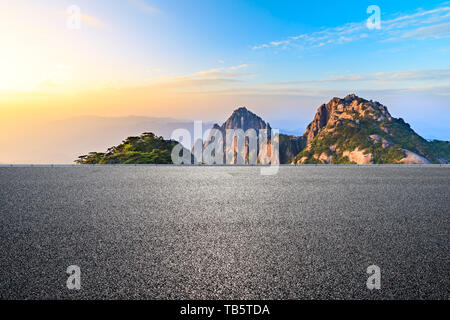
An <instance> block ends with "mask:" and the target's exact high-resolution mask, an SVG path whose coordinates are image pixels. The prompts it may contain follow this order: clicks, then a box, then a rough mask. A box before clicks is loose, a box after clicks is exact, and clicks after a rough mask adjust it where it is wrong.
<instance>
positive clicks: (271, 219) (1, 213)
mask: <svg viewBox="0 0 450 320" xmlns="http://www.w3.org/2000/svg"><path fill="white" fill-rule="evenodd" d="M449 191H450V167H334V166H333V167H282V168H281V169H280V171H279V173H278V174H277V175H275V176H261V175H260V171H259V168H256V167H170V166H161V167H154V166H143V167H55V168H39V167H34V168H29V167H24V168H5V167H3V168H0V248H1V252H0V298H1V299H12V298H14V299H50V298H56V299H78V298H80V299H81V298H82V299H85V298H95V299H106V298H110V299H116V298H117V299H119V298H122V299H449V288H450V286H449V279H450V277H449V276H450V274H449V273H450V264H449V262H450V259H449V244H450V241H449V240H450V209H449V208H450V192H449ZM69 265H78V266H79V267H80V268H81V289H80V290H78V291H77V290H68V289H67V287H66V280H67V278H68V275H67V274H66V269H67V267H68V266H69ZM370 265H377V266H379V267H380V268H381V290H372V291H371V290H368V289H367V287H366V281H367V278H368V277H369V275H368V274H367V273H366V269H367V267H368V266H370Z"/></svg>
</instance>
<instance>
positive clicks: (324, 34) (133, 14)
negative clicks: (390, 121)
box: [0, 0, 450, 140]
mask: <svg viewBox="0 0 450 320" xmlns="http://www.w3.org/2000/svg"><path fill="white" fill-rule="evenodd" d="M69 5H76V6H78V7H79V8H80V10H81V13H82V14H83V19H82V27H81V29H80V30H77V31H73V30H67V28H65V27H64V23H65V20H66V19H67V16H66V14H65V10H66V8H67V7H68V6H69ZM370 5H377V6H378V7H379V8H380V10H381V29H373V30H371V29H369V28H367V25H366V20H367V19H368V17H369V16H370V14H368V13H367V8H368V7H369V6H370ZM0 9H2V10H1V12H3V16H2V19H1V21H3V23H4V24H5V25H2V24H1V22H0V27H2V30H3V31H2V35H3V36H4V39H7V40H6V41H7V44H8V45H6V46H5V47H6V48H8V50H9V51H8V50H6V53H3V57H2V58H3V59H2V61H3V62H4V65H3V69H4V70H9V72H10V74H8V71H7V72H6V73H5V72H4V73H3V77H4V79H3V82H2V81H0V92H1V91H2V89H3V92H6V91H7V90H9V91H11V92H12V91H14V92H17V91H18V90H19V89H20V86H24V85H26V84H27V83H28V82H29V83H36V81H39V80H38V79H45V81H42V83H38V86H36V85H34V86H33V87H34V88H36V87H38V88H39V89H42V90H44V89H48V85H49V83H50V84H51V89H52V90H51V94H52V95H54V96H56V95H58V94H60V93H61V92H67V91H68V90H69V89H70V90H72V91H73V92H77V93H79V94H80V92H85V91H90V90H93V89H94V88H95V89H96V90H107V89H111V88H114V90H115V91H114V94H117V96H116V97H115V99H114V101H111V100H108V99H106V98H105V99H103V100H102V98H100V97H101V96H102V95H101V94H97V95H96V96H95V100H94V102H95V105H92V104H93V103H94V102H92V101H90V100H89V99H87V98H86V99H82V101H83V102H79V103H83V105H76V107H72V108H71V109H69V108H67V109H65V113H61V111H60V110H59V111H55V113H57V112H60V114H61V116H63V115H64V117H67V116H70V115H73V116H76V115H78V114H77V112H83V114H93V115H102V116H108V115H111V116H123V115H130V114H133V115H145V116H172V117H182V118H196V119H203V120H217V121H221V120H224V119H225V118H226V117H227V116H228V115H229V114H230V113H231V111H232V110H233V109H234V108H236V107H237V106H240V105H246V106H248V107H249V108H250V109H251V110H253V111H254V112H256V113H258V114H260V115H261V116H263V118H265V119H267V120H269V121H270V122H271V124H272V126H273V127H274V126H275V127H279V128H281V129H284V130H286V131H292V132H296V133H298V134H301V133H302V131H303V130H304V128H305V126H306V124H307V123H308V122H309V121H311V119H312V116H313V115H314V113H315V111H316V109H317V107H318V106H319V105H320V104H321V103H325V102H327V101H328V100H330V99H331V98H332V97H333V96H340V97H343V96H345V95H346V94H348V93H352V92H355V93H356V94H358V95H359V96H362V97H365V98H367V99H374V100H377V101H380V102H381V103H383V104H385V105H386V106H388V108H389V110H390V111H391V113H392V114H393V115H394V116H397V117H403V118H404V119H405V120H406V121H408V122H410V123H411V124H412V126H413V128H415V129H416V131H418V132H419V133H420V134H422V135H423V136H425V137H427V138H441V139H449V140H450V130H449V125H448V123H450V63H449V61H450V59H449V57H450V2H443V1H432V0H431V1H414V0H408V1H378V0H376V1H298V0H297V1H237V0H227V1H224V0H223V1H211V0H208V1H206V0H190V1H169V0H163V1H162V0H123V1H115V0H100V1H88V0H71V1H61V0H46V1H43V0H40V1H33V2H30V1H21V0H19V1H15V2H14V3H13V4H8V6H7V7H5V5H4V4H3V5H0ZM5 21H6V22H5ZM6 23H7V24H6ZM14 26H15V29H14ZM14 30H16V31H15V32H16V34H14ZM8 36H9V38H10V42H8ZM35 39H36V41H35V42H36V43H34V42H33V41H30V40H35ZM20 40H23V41H22V45H21V47H17V48H16V49H17V50H16V51H14V47H15V46H18V45H17V42H20ZM24 43H28V44H27V45H25V44H24ZM24 48H25V49H24ZM19 51H20V52H23V51H26V52H29V53H30V56H23V57H22V56H21V55H20V56H19V55H18V54H17V52H19ZM8 52H9V53H8ZM8 54H9V55H8ZM31 54H32V56H31ZM11 60H13V61H15V62H16V67H14V64H12V63H11V62H10V61H11ZM5 61H8V63H6V62H5ZM30 61H33V62H30ZM55 65H56V67H55ZM61 66H63V68H65V69H64V70H71V71H70V77H68V78H70V81H65V82H64V83H62V82H61V81H58V82H57V81H53V78H52V76H51V75H53V74H54V73H55V72H54V69H55V68H60V67H61ZM22 69H23V70H22ZM18 70H19V71H20V72H19V71H18ZM29 70H33V73H31V72H29ZM49 75H50V76H49ZM35 78H36V79H35ZM24 79H27V81H28V82H26V81H25V80H24ZM55 82H57V85H58V86H57V85H56V83H55ZM16 83H17V85H16V86H15V84H16ZM2 84H3V88H2ZM44 84H45V86H44ZM57 87H58V88H59V87H61V88H60V89H61V92H56V91H58V90H56V89H57ZM137 88H139V89H137ZM130 90H134V91H131V92H133V94H132V97H131V98H130ZM47 91H48V90H47ZM118 91H120V92H122V93H123V94H122V95H119V93H117V92H118ZM73 92H72V93H73ZM102 92H103V91H102ZM109 96H111V94H110V93H109ZM136 97H140V98H139V99H138V98H136ZM55 99H56V98H55ZM72 100H73V101H74V99H72ZM46 101H50V100H48V99H47V100H46ZM58 101H59V102H58V103H60V100H58ZM73 101H72V102H71V103H73V104H74V102H73ZM121 101H123V102H121ZM55 104H56V102H55ZM125 106H126V107H125ZM38 108H40V109H39V110H44V109H45V110H46V108H47V106H43V105H42V103H40V104H39V107H38ZM48 108H50V107H48ZM49 110H50V109H49ZM80 110H81V111H80ZM47 113H48V112H47Z"/></svg>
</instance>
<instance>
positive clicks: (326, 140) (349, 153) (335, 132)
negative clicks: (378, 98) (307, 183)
mask: <svg viewBox="0 0 450 320" xmlns="http://www.w3.org/2000/svg"><path fill="white" fill-rule="evenodd" d="M303 138H304V140H305V141H306V146H305V149H304V150H303V151H301V152H300V153H299V154H298V155H297V156H296V157H295V159H294V161H293V162H292V163H297V164H304V163H337V164H339V163H341V164H342V163H356V164H371V163H377V164H381V163H421V164H425V163H431V162H434V163H445V162H447V160H448V159H445V157H441V156H440V155H439V153H438V152H437V150H436V148H435V147H434V145H433V144H431V143H430V142H428V141H427V140H425V139H423V138H422V137H420V136H419V135H418V134H417V133H415V132H414V130H412V129H411V127H410V126H409V124H407V123H405V122H404V121H403V119H401V118H399V119H396V118H393V117H392V116H391V114H390V113H389V111H388V109H387V108H386V107H385V106H383V105H382V104H380V103H378V102H374V101H368V100H365V99H362V98H359V97H357V96H356V95H354V94H351V95H348V96H346V97H345V98H344V99H340V98H333V99H332V100H331V101H330V102H328V103H327V104H324V105H322V106H320V107H319V109H318V110H317V113H316V115H315V116H314V119H313V121H312V122H311V123H310V124H309V125H308V127H307V129H306V131H305V133H304V135H303Z"/></svg>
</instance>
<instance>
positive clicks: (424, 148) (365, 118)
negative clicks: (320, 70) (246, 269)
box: [79, 94, 450, 164]
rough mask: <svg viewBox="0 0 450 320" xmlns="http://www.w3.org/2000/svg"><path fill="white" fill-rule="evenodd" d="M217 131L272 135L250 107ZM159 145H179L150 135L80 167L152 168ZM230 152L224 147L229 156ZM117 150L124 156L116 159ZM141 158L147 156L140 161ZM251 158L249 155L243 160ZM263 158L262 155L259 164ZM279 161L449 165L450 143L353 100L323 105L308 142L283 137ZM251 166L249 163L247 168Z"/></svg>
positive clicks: (381, 108)
mask: <svg viewBox="0 0 450 320" xmlns="http://www.w3.org/2000/svg"><path fill="white" fill-rule="evenodd" d="M213 128H214V129H217V130H219V131H220V132H222V136H223V139H224V140H226V130H229V129H242V130H243V131H244V132H245V131H247V130H249V129H253V130H255V131H256V133H257V135H258V134H259V131H260V130H262V129H267V130H271V126H270V124H269V123H268V122H266V121H264V120H263V119H262V118H261V117H259V116H258V115H256V114H255V113H253V112H251V111H250V110H248V109H247V108H245V107H240V108H238V109H236V110H235V111H234V112H233V113H232V115H231V116H230V117H229V118H228V119H227V120H226V121H225V122H224V123H223V124H222V125H218V124H214V126H213ZM155 139H156V140H155ZM211 139H212V138H211V137H210V138H208V139H207V140H206V141H205V144H204V147H206V146H208V144H209V143H211V141H213V140H211ZM155 141H160V142H158V145H159V144H160V143H162V141H165V144H164V146H162V149H161V150H156V151H157V152H164V153H166V152H167V150H168V149H167V148H168V146H170V145H172V143H173V142H171V141H167V140H164V138H163V137H157V136H155V135H151V139H149V135H147V134H146V135H145V136H141V137H129V138H127V139H126V140H124V141H123V143H122V144H121V145H120V146H117V147H113V148H110V149H108V151H107V153H106V158H105V157H104V154H103V153H100V156H99V153H97V152H91V153H90V156H88V155H86V156H82V157H81V158H80V159H82V160H81V161H79V162H80V163H124V162H121V161H122V160H120V159H124V160H123V161H125V162H126V163H133V161H134V160H133V159H137V158H139V159H140V160H139V162H136V163H143V162H142V161H144V163H145V161H146V160H143V159H150V158H151V159H152V160H149V161H150V162H149V163H158V162H157V161H158V160H155V159H159V158H158V157H154V156H152V157H150V158H149V157H148V156H149V155H148V153H149V152H150V151H152V150H153V146H154V145H155ZM227 147H228V146H227V144H226V142H224V150H225V149H226V148H227ZM234 148H235V147H234ZM111 150H113V152H112V151H111ZM114 150H119V151H120V152H119V153H118V154H114ZM156 151H155V152H156ZM126 152H130V153H128V154H126ZM136 152H142V153H145V155H141V157H137V155H136ZM245 152H246V151H244V153H245ZM263 152H264V151H263ZM224 154H226V152H224ZM247 156H248V155H247V154H244V155H243V158H244V159H245V158H247ZM260 156H261V150H259V149H258V159H260ZM83 159H84V160H83ZM98 159H100V160H98ZM108 159H110V160H108ZM111 159H114V160H111ZM279 160H280V163H282V164H401V163H404V164H430V163H448V162H449V161H450V144H449V142H447V141H437V140H434V141H427V140H425V139H424V138H422V137H421V136H419V135H418V134H417V133H416V132H415V131H414V130H413V129H412V128H411V127H410V125H409V124H407V123H406V122H405V121H404V120H403V119H402V118H398V119H397V118H394V117H392V116H391V114H390V113H389V111H388V109H387V107H385V106H383V105H382V104H380V103H379V102H374V101H372V100H370V101H369V100H365V99H363V98H360V97H358V96H356V95H355V94H350V95H347V96H346V97H345V98H343V99H341V98H333V99H332V100H330V102H328V103H327V104H323V105H321V106H320V107H319V108H318V110H317V113H316V115H315V116H314V119H313V121H312V122H311V123H310V124H309V125H308V127H307V129H306V131H305V133H304V134H303V135H302V136H292V135H291V136H290V135H285V134H280V155H279ZM96 161H100V162H96ZM248 161H249V160H248V159H246V163H248ZM224 162H225V163H227V162H226V161H224ZM164 163H167V161H165V162H164Z"/></svg>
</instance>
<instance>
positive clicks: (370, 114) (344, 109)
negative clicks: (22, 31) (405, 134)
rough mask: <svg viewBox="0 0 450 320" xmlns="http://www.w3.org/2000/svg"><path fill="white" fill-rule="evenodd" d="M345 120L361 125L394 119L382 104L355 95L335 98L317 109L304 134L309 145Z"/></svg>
mask: <svg viewBox="0 0 450 320" xmlns="http://www.w3.org/2000/svg"><path fill="white" fill-rule="evenodd" d="M344 119H346V120H350V121H353V122H355V123H359V121H360V120H361V119H372V120H376V121H378V122H381V121H383V120H388V121H391V120H392V117H391V115H390V113H389V111H388V110H387V108H386V107H385V106H383V105H382V104H380V103H378V102H374V101H368V100H365V99H363V98H360V97H358V96H357V95H355V94H354V93H352V94H349V95H347V96H346V97H345V98H344V99H341V98H337V97H335V98H333V99H331V100H330V101H329V102H328V103H327V104H323V105H321V106H320V107H319V108H318V109H317V113H316V115H315V116H314V119H313V121H312V122H311V123H310V124H309V125H308V127H307V129H306V131H305V133H304V137H305V138H306V140H307V143H310V142H311V141H312V140H313V139H314V138H315V137H316V136H317V134H318V133H319V132H320V131H321V130H323V129H326V127H328V128H330V129H332V128H333V127H335V126H337V125H340V124H341V123H342V120H344Z"/></svg>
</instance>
